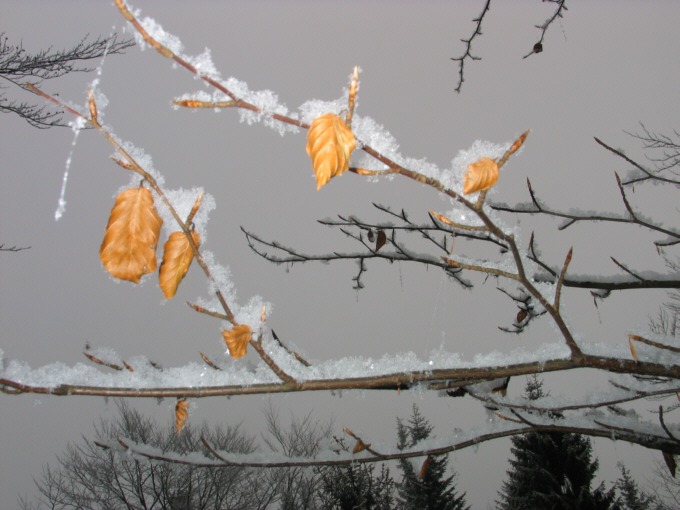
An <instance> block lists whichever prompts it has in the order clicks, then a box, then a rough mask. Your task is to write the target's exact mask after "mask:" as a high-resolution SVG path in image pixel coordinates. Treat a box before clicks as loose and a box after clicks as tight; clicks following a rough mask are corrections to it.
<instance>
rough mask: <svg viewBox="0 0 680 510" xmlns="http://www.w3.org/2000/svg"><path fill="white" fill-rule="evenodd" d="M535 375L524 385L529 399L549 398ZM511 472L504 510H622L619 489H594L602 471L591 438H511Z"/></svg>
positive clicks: (502, 501) (537, 435)
mask: <svg viewBox="0 0 680 510" xmlns="http://www.w3.org/2000/svg"><path fill="white" fill-rule="evenodd" d="M542 386H543V383H542V381H539V380H538V378H537V377H536V376H533V377H532V378H530V379H529V380H528V382H527V386H526V394H527V398H529V399H531V400H536V399H538V398H541V397H543V396H545V394H544V392H543V388H542ZM512 444H513V446H512V449H511V452H512V455H513V458H512V459H510V465H511V468H510V469H509V470H508V472H507V475H508V479H507V480H506V481H504V482H503V488H502V489H501V491H500V492H499V496H500V499H499V500H498V501H497V504H498V508H499V509H500V510H514V509H522V510H531V509H541V510H543V509H556V510H557V509H560V510H562V509H564V510H566V509H574V510H576V509H579V510H600V509H603V510H604V509H612V510H614V509H617V508H619V507H618V505H617V504H616V501H615V497H616V494H615V489H614V488H612V489H611V490H609V491H606V492H605V490H604V487H603V485H602V484H600V486H598V487H597V489H595V490H591V484H592V483H593V479H594V478H595V473H596V472H597V469H598V460H597V459H593V447H592V444H591V442H590V439H589V438H587V437H585V436H581V435H580V434H572V433H561V432H529V433H527V434H524V435H522V436H515V437H513V438H512Z"/></svg>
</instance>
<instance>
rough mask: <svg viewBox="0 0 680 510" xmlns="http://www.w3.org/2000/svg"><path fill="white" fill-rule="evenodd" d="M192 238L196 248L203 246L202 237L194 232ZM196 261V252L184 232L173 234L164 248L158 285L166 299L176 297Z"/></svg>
mask: <svg viewBox="0 0 680 510" xmlns="http://www.w3.org/2000/svg"><path fill="white" fill-rule="evenodd" d="M191 237H192V239H193V240H194V243H196V246H198V245H200V244H201V236H199V235H198V232H195V231H192V232H191ZM192 260H194V251H193V250H192V249H191V244H190V243H189V239H187V236H186V234H185V233H184V232H173V233H172V234H170V237H168V240H167V241H166V242H165V245H164V246H163V261H162V262H161V268H160V271H158V284H159V286H160V288H161V290H162V291H163V295H164V296H165V299H170V298H172V297H174V296H175V293H176V292H177V287H179V284H180V282H181V281H182V280H183V279H184V276H185V275H186V274H187V271H188V270H189V266H190V265H191V261H192Z"/></svg>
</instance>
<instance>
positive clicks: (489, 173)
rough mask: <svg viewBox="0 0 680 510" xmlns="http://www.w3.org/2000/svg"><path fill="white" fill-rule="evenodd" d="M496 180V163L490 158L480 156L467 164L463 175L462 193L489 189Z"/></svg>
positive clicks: (466, 193)
mask: <svg viewBox="0 0 680 510" xmlns="http://www.w3.org/2000/svg"><path fill="white" fill-rule="evenodd" d="M496 181H498V163H496V162H495V161H494V160H493V159H491V158H482V159H480V160H478V161H475V162H474V163H471V164H470V165H468V171H467V172H466V173H465V176H464V177H463V194H464V195H469V194H470V193H475V192H477V191H483V190H487V189H489V188H490V187H491V186H493V185H494V184H496Z"/></svg>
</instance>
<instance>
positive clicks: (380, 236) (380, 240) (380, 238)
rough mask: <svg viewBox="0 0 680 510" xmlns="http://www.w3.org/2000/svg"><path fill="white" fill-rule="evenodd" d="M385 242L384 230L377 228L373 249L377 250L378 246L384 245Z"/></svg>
mask: <svg viewBox="0 0 680 510" xmlns="http://www.w3.org/2000/svg"><path fill="white" fill-rule="evenodd" d="M386 242H387V234H385V231H384V230H378V240H377V241H376V242H375V251H378V250H379V249H380V248H382V247H383V246H385V243H386Z"/></svg>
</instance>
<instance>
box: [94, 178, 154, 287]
mask: <svg viewBox="0 0 680 510" xmlns="http://www.w3.org/2000/svg"><path fill="white" fill-rule="evenodd" d="M162 223H163V220H161V218H160V216H158V213H156V209H155V208H154V206H153V197H152V196H151V191H149V190H148V189H147V188H144V187H139V188H130V189H126V190H125V191H122V192H121V193H119V194H118V196H117V197H116V203H115V204H114V206H113V209H111V215H110V216H109V223H108V225H107V226H106V234H105V235H104V240H103V241H102V245H101V248H99V258H100V259H101V261H102V264H104V268H106V270H107V271H108V272H109V273H111V275H112V276H114V277H116V278H120V279H121V280H129V281H131V282H134V283H137V282H139V279H140V278H141V277H142V276H143V275H144V274H146V273H152V272H154V271H155V270H156V244H157V243H158V235H159V234H160V230H161V224H162Z"/></svg>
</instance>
